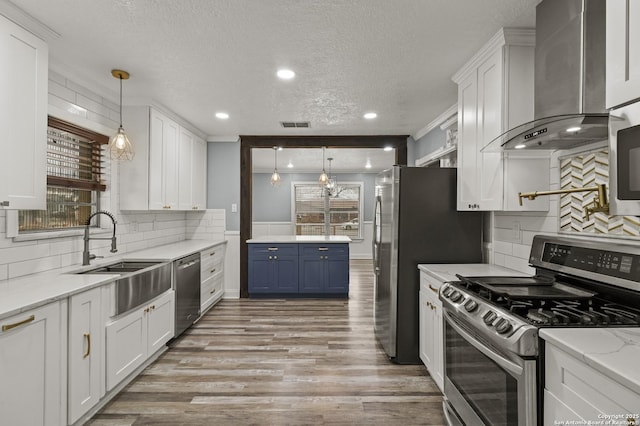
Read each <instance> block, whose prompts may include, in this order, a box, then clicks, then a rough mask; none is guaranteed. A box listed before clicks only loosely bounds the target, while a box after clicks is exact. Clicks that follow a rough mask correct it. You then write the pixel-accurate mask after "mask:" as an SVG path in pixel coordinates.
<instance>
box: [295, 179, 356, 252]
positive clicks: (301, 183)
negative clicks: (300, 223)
mask: <svg viewBox="0 0 640 426" xmlns="http://www.w3.org/2000/svg"><path fill="white" fill-rule="evenodd" d="M296 185H308V186H319V184H318V182H317V181H316V182H313V181H292V182H291V228H292V231H293V235H297V234H296V223H297V214H296ZM338 185H352V186H358V187H359V191H360V195H359V199H358V220H359V226H358V235H357V236H355V237H349V238H351V239H352V240H355V241H359V240H362V239H364V236H363V224H364V218H363V214H364V182H363V181H344V182H343V181H339V182H338ZM325 213H326V212H325ZM322 235H324V233H323V234H322Z"/></svg>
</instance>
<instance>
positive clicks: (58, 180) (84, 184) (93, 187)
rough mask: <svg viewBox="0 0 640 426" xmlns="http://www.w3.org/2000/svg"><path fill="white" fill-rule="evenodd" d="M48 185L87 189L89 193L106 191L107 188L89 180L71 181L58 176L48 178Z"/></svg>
mask: <svg viewBox="0 0 640 426" xmlns="http://www.w3.org/2000/svg"><path fill="white" fill-rule="evenodd" d="M47 185H51V186H61V187H63V188H76V189H86V190H89V191H106V189H107V186H106V185H105V184H104V183H101V182H91V181H88V180H80V179H69V178H63V177H58V176H47Z"/></svg>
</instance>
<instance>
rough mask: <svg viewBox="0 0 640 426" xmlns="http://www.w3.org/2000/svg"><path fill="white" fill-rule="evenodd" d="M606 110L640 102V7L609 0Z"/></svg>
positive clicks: (633, 0) (629, 0) (628, 0)
mask: <svg viewBox="0 0 640 426" xmlns="http://www.w3.org/2000/svg"><path fill="white" fill-rule="evenodd" d="M606 16H607V18H606V19H607V30H606V31H607V36H606V45H607V48H606V52H607V53H606V58H607V61H606V62H607V66H606V100H605V103H606V107H607V108H615V107H617V106H621V105H624V104H627V103H630V102H633V101H637V100H640V3H638V2H637V1H636V0H607V14H606Z"/></svg>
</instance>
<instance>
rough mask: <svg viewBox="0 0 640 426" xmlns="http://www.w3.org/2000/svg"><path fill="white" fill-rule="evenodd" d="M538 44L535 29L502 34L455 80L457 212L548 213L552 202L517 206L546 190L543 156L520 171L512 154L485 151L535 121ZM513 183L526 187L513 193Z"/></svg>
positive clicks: (524, 161)
mask: <svg viewBox="0 0 640 426" xmlns="http://www.w3.org/2000/svg"><path fill="white" fill-rule="evenodd" d="M534 42H535V35H534V31H533V30H528V29H508V28H505V29H502V30H500V31H499V32H498V33H497V34H496V35H495V36H494V37H493V38H492V39H491V40H490V41H489V42H488V43H487V44H486V45H485V47H484V48H483V49H482V50H480V52H478V53H477V54H476V55H475V56H474V57H473V58H472V59H471V60H470V61H469V62H468V63H467V64H466V65H465V66H464V67H463V68H462V69H461V70H460V71H458V73H456V74H455V75H454V76H453V81H454V82H456V83H457V84H458V210H548V208H549V207H548V206H549V204H548V199H541V200H540V201H541V202H540V203H539V204H535V205H534V204H530V203H526V204H525V205H523V206H520V205H519V204H518V202H517V201H518V198H517V195H518V194H517V192H518V191H529V190H536V189H545V188H548V186H549V160H548V159H541V158H540V153H537V154H536V157H532V158H531V159H530V160H529V159H528V157H527V156H526V155H525V156H523V155H521V156H519V164H518V167H509V166H505V164H506V163H507V162H509V161H510V156H509V155H505V154H503V153H502V152H482V148H484V147H485V146H486V145H487V144H489V143H490V142H491V141H492V140H493V139H495V138H496V137H498V136H499V135H501V134H502V133H503V132H505V131H506V130H508V129H510V128H512V127H515V126H517V125H520V124H523V123H525V122H527V121H530V120H532V119H533V83H534V80H533V68H534ZM521 172H522V173H524V174H525V175H526V176H527V178H526V179H525V178H522V177H521V176H520V175H519V173H521ZM531 177H533V179H530V178H531ZM527 179H530V180H527ZM514 180H515V181H520V182H526V185H525V186H523V187H520V188H517V191H516V192H515V193H514V192H513V191H512V189H511V188H509V186H510V182H511V181H514ZM514 201H515V202H514Z"/></svg>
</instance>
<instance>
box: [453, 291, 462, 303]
mask: <svg viewBox="0 0 640 426" xmlns="http://www.w3.org/2000/svg"><path fill="white" fill-rule="evenodd" d="M450 299H451V300H452V301H453V302H455V303H458V302H459V301H461V300H462V299H463V297H462V293H460V292H459V291H454V292H453V294H451V297H450Z"/></svg>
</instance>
